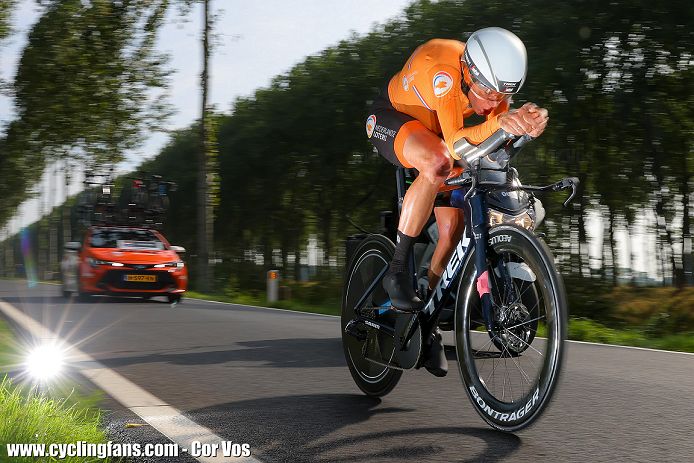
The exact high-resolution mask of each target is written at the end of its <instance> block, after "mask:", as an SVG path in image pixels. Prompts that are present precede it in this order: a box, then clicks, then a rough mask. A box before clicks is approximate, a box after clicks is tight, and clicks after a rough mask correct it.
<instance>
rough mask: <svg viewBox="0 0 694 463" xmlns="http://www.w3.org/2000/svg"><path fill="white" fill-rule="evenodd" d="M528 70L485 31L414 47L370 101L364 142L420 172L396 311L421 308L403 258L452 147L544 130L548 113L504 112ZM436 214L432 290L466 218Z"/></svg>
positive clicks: (506, 35)
mask: <svg viewBox="0 0 694 463" xmlns="http://www.w3.org/2000/svg"><path fill="white" fill-rule="evenodd" d="M526 70H527V53H526V50H525V46H524V45H523V42H522V41H521V40H520V39H519V38H518V37H517V36H516V35H515V34H513V33H512V32H510V31H507V30H505V29H502V28H499V27H489V28H485V29H480V30H478V31H476V32H474V33H473V34H472V35H471V36H470V37H469V39H468V41H467V42H466V43H463V42H460V41H457V40H445V39H433V40H430V41H428V42H426V43H424V44H423V45H421V46H419V47H418V48H417V49H416V50H415V51H414V53H412V55H411V56H410V58H409V59H408V60H407V62H406V63H405V65H404V67H403V68H402V70H401V71H400V72H398V73H397V74H395V76H393V77H392V78H391V79H390V81H389V83H388V85H387V87H386V88H385V89H384V90H383V91H382V92H381V94H380V95H379V97H378V98H377V99H376V101H374V104H373V106H372V107H371V114H370V115H369V116H368V118H367V121H366V132H367V136H368V137H369V139H370V141H371V142H372V143H373V145H374V146H375V147H376V149H377V150H378V152H379V154H381V156H383V157H384V158H386V160H388V161H389V162H391V163H392V164H394V165H396V166H402V167H406V168H415V169H417V171H418V172H419V175H418V176H417V178H416V179H415V181H414V182H413V183H412V185H411V186H410V187H409V189H408V190H407V193H406V194H405V198H404V202H403V205H402V211H401V215H400V222H399V224H398V232H397V243H396V248H395V255H394V257H393V260H392V261H391V263H390V266H389V269H388V272H387V273H386V275H385V277H384V278H383V287H384V288H385V290H386V291H387V292H388V295H389V296H390V299H391V301H392V304H393V306H394V307H396V308H398V309H400V310H403V311H409V312H415V311H418V310H420V309H421V308H422V307H423V305H424V303H423V301H422V300H421V299H420V298H419V297H418V295H417V293H416V292H415V289H414V287H413V284H412V274H411V271H410V269H409V266H408V258H409V253H410V251H411V249H412V246H413V245H414V243H415V241H416V240H417V237H418V236H419V233H420V232H421V231H422V228H423V226H424V224H425V223H426V222H427V220H428V218H429V216H430V214H431V210H432V208H433V206H434V201H435V198H436V195H437V193H438V192H439V190H440V188H441V186H442V185H443V182H444V181H445V180H446V178H447V177H448V176H449V174H450V173H451V169H452V167H453V162H454V159H460V157H459V156H458V155H457V154H456V153H455V150H454V144H455V143H456V142H457V141H458V140H461V139H463V138H465V139H466V140H467V141H469V142H470V143H473V144H479V143H481V142H482V141H484V140H485V139H486V138H488V137H489V136H491V135H492V134H493V133H494V132H496V130H498V129H499V128H502V129H504V130H505V131H507V132H509V133H511V134H513V135H525V134H529V135H531V136H532V137H537V136H539V135H540V134H541V133H542V132H543V131H544V129H545V127H546V126H547V121H548V112H547V110H546V109H544V108H540V107H538V106H537V105H535V104H534V103H526V104H524V105H523V106H522V107H521V108H518V109H510V106H509V104H510V96H511V95H513V94H514V93H516V92H518V91H519V90H520V88H521V86H522V85H523V82H524V81H525V76H526ZM473 114H477V115H480V116H486V121H485V122H483V123H481V124H478V125H475V126H471V127H466V126H465V124H464V120H465V119H466V118H468V117H470V116H472V115H473ZM435 216H436V220H437V221H438V225H439V242H438V245H437V248H436V252H435V253H434V256H433V257H432V262H431V266H430V272H429V276H430V283H429V284H430V288H432V287H433V286H434V284H435V283H436V281H437V280H438V279H439V278H440V276H441V273H442V271H443V266H444V265H445V262H446V260H447V259H448V258H449V256H450V254H451V252H452V250H453V248H454V247H455V242H456V238H458V237H459V235H460V233H461V232H462V229H463V220H464V217H463V213H462V210H460V209H457V208H449V207H437V208H436V210H435ZM432 336H433V338H432V340H431V342H432V343H433V344H432V348H431V350H430V355H429V359H428V360H427V362H425V364H424V365H425V367H427V369H428V370H429V371H430V372H432V373H434V374H435V375H439V376H443V375H445V374H446V372H447V363H446V358H445V355H444V353H443V345H442V341H441V335H440V332H439V331H438V330H436V331H435V332H434V333H433V334H432Z"/></svg>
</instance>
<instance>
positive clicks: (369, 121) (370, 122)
mask: <svg viewBox="0 0 694 463" xmlns="http://www.w3.org/2000/svg"><path fill="white" fill-rule="evenodd" d="M375 127H376V116H374V115H373V114H372V115H370V116H369V117H368V118H366V135H367V136H368V137H369V138H371V135H373V133H374V128H375Z"/></svg>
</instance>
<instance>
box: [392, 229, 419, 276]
mask: <svg viewBox="0 0 694 463" xmlns="http://www.w3.org/2000/svg"><path fill="white" fill-rule="evenodd" d="M415 241H417V237H416V236H407V235H406V234H404V233H403V232H401V231H400V230H398V243H397V244H396V245H395V255H394V256H393V260H392V261H391V263H390V272H407V271H409V265H408V264H409V262H408V261H407V259H408V257H409V255H410V251H411V250H412V246H414V243H415Z"/></svg>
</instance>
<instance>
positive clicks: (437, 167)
mask: <svg viewBox="0 0 694 463" xmlns="http://www.w3.org/2000/svg"><path fill="white" fill-rule="evenodd" d="M444 150H445V147H444ZM444 150H440V151H438V152H437V153H435V155H434V156H432V159H431V162H430V163H428V164H427V166H426V167H425V168H424V169H423V170H422V171H420V174H422V175H424V176H426V177H427V179H428V180H429V181H430V182H431V183H437V184H441V183H443V181H444V180H446V178H447V177H448V174H450V173H451V168H452V167H453V160H452V159H451V158H450V157H449V156H448V154H447V153H446V152H445V151H444Z"/></svg>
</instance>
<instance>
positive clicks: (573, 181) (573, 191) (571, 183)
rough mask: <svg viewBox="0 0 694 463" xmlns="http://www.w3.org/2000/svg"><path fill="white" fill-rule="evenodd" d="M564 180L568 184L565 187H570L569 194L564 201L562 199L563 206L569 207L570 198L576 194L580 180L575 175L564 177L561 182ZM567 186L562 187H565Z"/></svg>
mask: <svg viewBox="0 0 694 463" xmlns="http://www.w3.org/2000/svg"><path fill="white" fill-rule="evenodd" d="M564 182H566V183H567V184H568V185H567V187H568V186H570V187H571V194H570V195H569V197H568V199H567V200H566V201H564V207H569V203H570V202H571V200H572V199H574V196H576V191H577V190H578V184H579V183H581V182H580V181H579V180H578V178H576V177H569V178H565V179H564V180H562V183H564ZM567 187H564V188H567ZM562 189H563V188H562Z"/></svg>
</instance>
